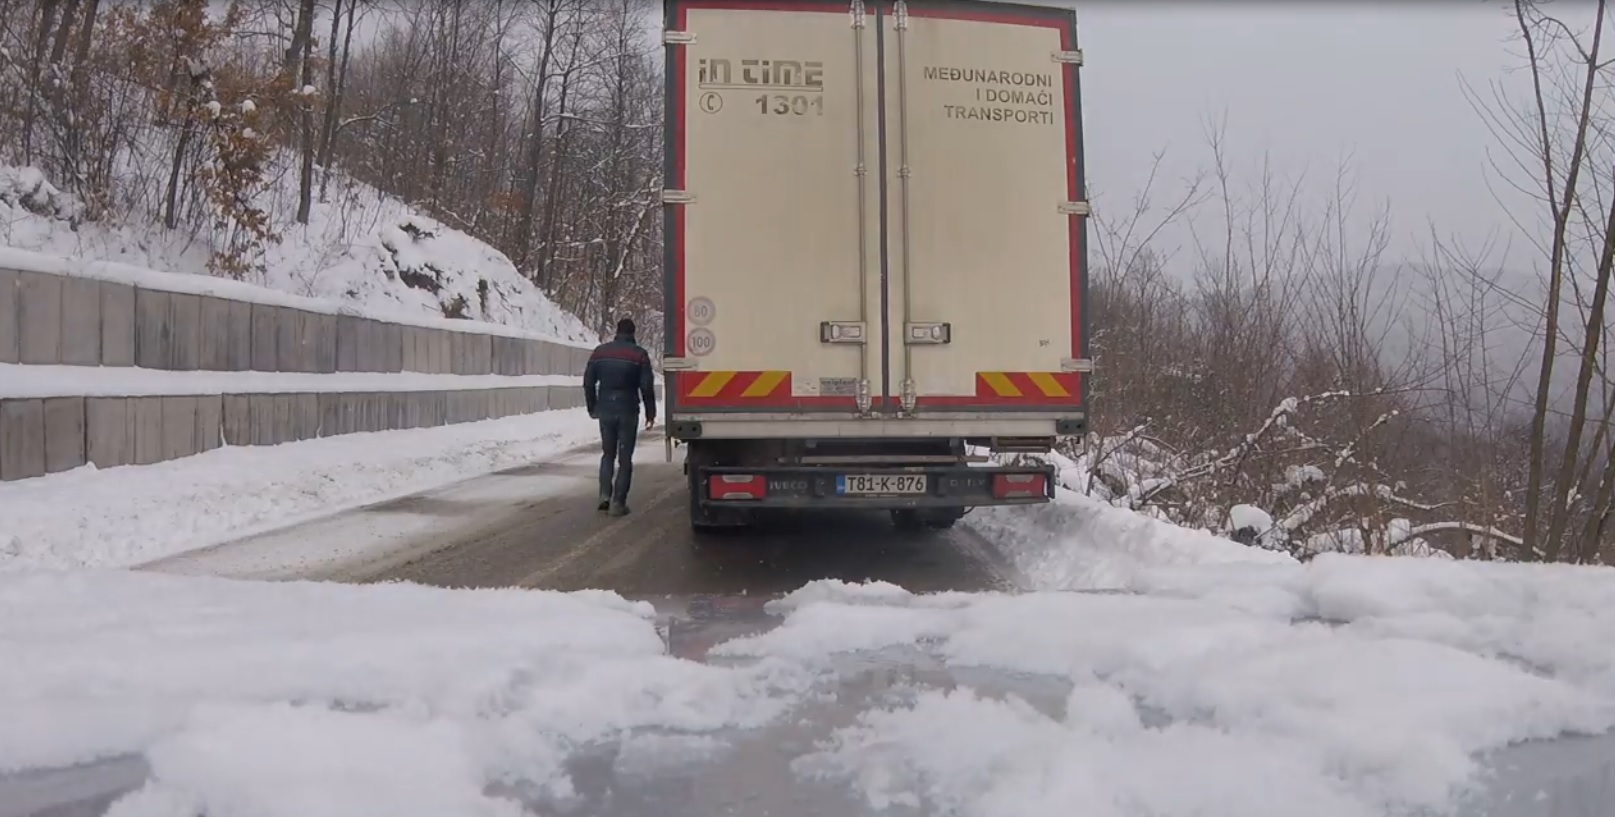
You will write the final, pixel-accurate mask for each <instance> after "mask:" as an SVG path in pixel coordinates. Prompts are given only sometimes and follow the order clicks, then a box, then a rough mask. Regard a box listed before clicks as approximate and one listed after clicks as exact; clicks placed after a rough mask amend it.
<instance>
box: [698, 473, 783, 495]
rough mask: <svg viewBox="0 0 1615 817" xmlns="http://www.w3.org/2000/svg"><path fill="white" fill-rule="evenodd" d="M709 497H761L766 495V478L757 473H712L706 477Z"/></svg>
mask: <svg viewBox="0 0 1615 817" xmlns="http://www.w3.org/2000/svg"><path fill="white" fill-rule="evenodd" d="M707 496H708V497H709V498H711V499H763V498H765V497H767V496H768V480H767V479H764V478H763V477H762V476H760V475H758V474H713V475H712V476H710V477H707Z"/></svg>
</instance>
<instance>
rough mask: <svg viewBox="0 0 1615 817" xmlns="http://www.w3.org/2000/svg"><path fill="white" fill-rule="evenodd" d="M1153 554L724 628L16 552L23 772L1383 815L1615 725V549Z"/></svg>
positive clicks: (352, 809)
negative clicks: (108, 763)
mask: <svg viewBox="0 0 1615 817" xmlns="http://www.w3.org/2000/svg"><path fill="white" fill-rule="evenodd" d="M1139 578H1140V579H1141V580H1145V581H1148V582H1150V583H1151V584H1152V585H1153V587H1154V590H1153V595H1135V594H1127V593H1074V592H1037V593H1025V594H940V595H927V596H915V595H911V594H909V593H907V592H906V591H903V590H901V589H900V588H897V587H895V586H892V585H884V584H874V585H846V584H841V583H839V582H821V583H815V584H812V585H809V586H807V587H805V588H803V589H802V590H800V591H798V592H797V593H794V594H792V595H790V596H788V597H786V598H784V599H781V600H778V601H775V602H772V603H771V605H770V607H771V609H772V610H773V611H774V612H776V613H778V614H781V615H782V617H783V621H782V623H780V624H779V626H777V627H775V628H773V629H771V630H767V631H766V632H761V633H759V634H756V635H749V636H742V637H740V638H735V639H730V640H727V641H726V642H724V643H722V644H719V645H718V646H716V647H714V648H712V649H711V650H710V651H709V652H708V653H707V656H706V663H701V662H697V661H692V660H686V659H682V658H679V657H676V656H672V655H668V654H667V653H668V648H667V644H666V640H665V638H664V634H663V633H662V632H659V630H658V626H657V622H656V613H655V611H654V609H653V608H652V607H651V606H650V605H648V604H645V603H642V602H633V603H630V602H625V601H623V600H621V599H620V598H618V597H616V596H615V594H612V593H609V592H604V591H588V592H583V593H577V594H559V593H550V592H532V591H525V592H524V591H514V590H502V591H496V590H486V591H452V590H438V589H431V588H424V587H419V586H411V585H372V586H362V587H353V586H341V585H334V584H319V583H256V582H237V581H229V580H223V579H206V578H187V577H172V576H160V575H154V574H138V573H126V572H72V573H67V572H31V571H21V572H13V573H10V574H8V575H6V576H5V577H4V578H3V580H0V610H4V611H5V614H4V616H0V645H3V650H4V652H5V654H6V656H7V660H6V661H5V662H3V663H0V723H5V724H7V729H6V730H4V732H0V770H4V771H6V772H10V773H12V776H11V777H10V778H8V779H6V781H5V782H0V802H9V803H14V804H17V803H23V802H26V801H24V800H23V799H22V798H23V796H24V795H29V796H32V797H34V798H36V799H35V802H34V803H33V805H34V806H35V807H39V806H42V805H44V803H42V802H39V799H40V798H42V795H40V794H39V792H38V789H39V787H38V786H37V785H36V786H35V787H34V788H33V789H29V788H28V783H29V781H30V780H33V781H35V782H36V783H37V781H38V780H39V779H40V778H38V777H37V775H36V776H29V775H16V773H17V772H18V771H20V770H23V769H40V768H60V767H63V766H71V765H74V764H84V763H89V762H94V761H98V760H101V761H105V760H109V759H119V758H130V757H141V758H144V764H145V765H144V766H141V767H140V768H141V771H142V772H144V775H143V779H141V780H140V782H139V786H138V788H135V789H134V790H132V791H130V792H128V793H126V794H124V795H123V796H122V797H121V799H119V800H118V801H117V802H116V803H115V804H114V805H113V807H112V808H111V809H110V810H109V811H107V812H106V813H107V814H108V815H111V817H156V816H157V815H174V817H178V816H179V815H186V816H187V817H188V816H189V815H195V814H203V813H205V814H208V815H214V816H215V817H224V815H287V817H291V815H299V817H309V816H310V815H315V816H318V815H331V817H336V816H337V815H344V817H347V816H349V815H359V814H376V815H381V814H387V815H402V814H418V815H443V814H454V815H516V814H522V813H525V812H523V811H522V809H523V808H524V807H528V808H533V809H537V810H536V811H534V812H532V813H539V814H554V813H590V814H629V813H635V814H643V815H650V814H657V815H683V814H690V815H695V814H712V813H718V812H717V811H714V810H713V809H715V808H717V807H719V806H727V807H728V809H729V813H743V814H753V813H757V814H761V813H764V811H763V810H762V809H761V808H759V806H763V805H767V806H770V807H772V808H773V810H772V811H770V812H768V813H772V814H775V815H781V814H809V813H824V812H820V811H817V809H820V808H827V807H830V806H835V809H832V811H836V810H839V809H842V808H845V807H850V806H849V804H851V805H855V806H856V808H855V809H854V810H853V811H851V812H850V813H864V812H867V813H877V812H879V811H880V810H881V809H882V808H887V807H890V808H892V809H895V812H891V811H888V812H886V813H898V814H940V813H958V814H970V815H983V816H984V817H985V816H986V815H1004V817H1009V816H1010V815H1014V816H1015V817H1026V816H1027V815H1050V817H1054V816H1055V815H1062V816H1063V815H1070V814H1098V815H1230V816H1231V815H1242V816H1243V817H1249V816H1250V815H1274V817H1279V815H1294V814H1301V813H1305V814H1308V815H1315V816H1317V817H1336V816H1337V815H1338V816H1339V817H1347V816H1350V817H1357V816H1359V815H1360V816H1361V817H1370V815H1383V814H1391V813H1424V812H1417V811H1415V812H1407V811H1404V810H1405V809H1420V808H1424V809H1431V810H1432V811H1430V812H1428V813H1439V812H1440V810H1441V809H1443V808H1444V807H1448V806H1453V805H1455V804H1461V803H1463V802H1464V801H1465V798H1466V797H1475V796H1482V795H1484V796H1485V797H1486V802H1487V804H1488V808H1490V807H1493V806H1495V805H1496V799H1497V798H1496V793H1495V792H1488V791H1487V789H1486V788H1485V781H1484V780H1483V779H1481V778H1479V777H1476V776H1475V775H1476V774H1477V772H1479V771H1480V770H1481V769H1483V768H1484V766H1483V764H1482V762H1481V761H1480V760H1479V759H1478V758H1477V755H1478V754H1479V753H1483V752H1487V751H1489V750H1497V749H1502V748H1503V747H1505V746H1507V745H1508V744H1510V743H1511V742H1515V741H1523V740H1530V739H1545V738H1553V737H1555V736H1559V735H1564V734H1594V733H1599V732H1603V731H1606V730H1609V729H1611V728H1612V727H1615V655H1612V654H1611V652H1610V651H1609V650H1607V649H1601V648H1600V646H1599V645H1602V644H1607V634H1608V633H1610V632H1615V613H1612V612H1611V611H1612V605H1611V604H1610V599H1611V598H1612V597H1615V580H1612V579H1611V577H1610V576H1607V575H1601V574H1598V573H1592V572H1588V571H1576V570H1574V569H1557V568H1552V567H1547V568H1543V567H1531V568H1525V567H1519V568H1509V567H1500V566H1484V565H1469V564H1462V563H1456V564H1455V563H1448V562H1434V561H1417V562H1415V561H1412V560H1407V561H1398V562H1392V561H1388V560H1379V561H1370V560H1361V559H1350V558H1344V557H1324V558H1320V559H1318V560H1317V561H1315V562H1313V563H1311V564H1309V565H1307V566H1304V567H1303V566H1279V567H1246V568H1243V569H1234V568H1217V569H1211V568H1190V569H1177V570H1164V571H1146V572H1143V573H1140V574H1139ZM1587 746H1588V749H1587V750H1586V752H1583V753H1582V756H1583V763H1584V765H1586V763H1587V762H1589V758H1590V759H1591V760H1592V761H1596V759H1597V757H1599V755H1597V754H1596V753H1597V752H1602V755H1601V757H1602V766H1600V765H1599V764H1598V763H1597V762H1592V767H1591V769H1582V770H1580V773H1579V774H1572V775H1571V776H1572V777H1574V778H1575V781H1577V782H1575V783H1574V784H1573V785H1572V784H1566V785H1564V786H1558V787H1556V786H1554V785H1551V781H1550V782H1549V783H1547V784H1545V783H1543V782H1542V781H1537V780H1533V781H1532V786H1533V790H1532V791H1526V792H1521V791H1511V792H1508V793H1509V794H1510V795H1512V796H1513V798H1514V800H1515V802H1516V804H1517V805H1518V806H1520V807H1525V808H1526V810H1524V811H1518V810H1516V811H1510V812H1506V813H1516V814H1527V813H1530V814H1550V813H1552V814H1563V813H1575V812H1566V811H1563V810H1561V811H1549V810H1546V809H1547V807H1548V806H1550V805H1553V804H1554V803H1555V800H1554V798H1559V800H1558V801H1557V803H1558V807H1559V808H1561V809H1562V808H1564V807H1565V806H1567V805H1570V804H1572V801H1570V800H1567V799H1564V798H1569V797H1580V796H1582V794H1581V793H1580V792H1579V790H1578V789H1577V788H1576V786H1583V787H1584V786H1586V785H1587V784H1588V782H1589V781H1590V780H1596V779H1599V778H1598V777H1597V776H1598V775H1603V777H1602V779H1603V780H1605V781H1612V782H1615V747H1612V746H1610V744H1609V741H1608V740H1607V739H1606V740H1605V741H1604V743H1603V744H1601V745H1600V744H1598V743H1596V742H1593V743H1589V744H1587ZM1588 752H1592V753H1594V754H1593V755H1591V756H1589V755H1587V753H1588ZM737 764H741V765H737ZM737 768H751V769H753V770H754V771H753V772H752V773H750V774H739V773H737V772H736V771H735V769H737ZM1532 771H1535V772H1541V771H1542V769H1540V768H1538V769H1534V770H1532ZM1570 771H1571V772H1574V771H1575V770H1570ZM602 781H614V782H611V786H612V788H611V792H612V793H611V794H607V793H606V791H604V790H597V789H596V788H593V787H596V786H599V785H603V784H602ZM681 781H682V782H681ZM703 781H705V782H703ZM1507 782H1508V781H1507V780H1506V779H1505V780H1503V781H1502V783H1503V784H1505V785H1506V784H1507ZM1538 786H1540V787H1541V788H1540V790H1541V794H1540V795H1539V793H1538V791H1537V790H1535V788H1536V787H1538ZM8 787H9V789H8ZM30 792H31V794H30ZM658 793H659V794H658ZM647 797H650V798H653V799H654V802H647V801H646V800H645V798H647ZM613 798H615V800H613ZM636 798H637V799H636ZM635 802H637V803H638V804H639V805H638V806H637V807H635V806H632V804H633V803H635ZM1604 802H1606V803H1607V802H1609V801H1604ZM793 804H794V805H793ZM836 804H840V805H836ZM1579 805H1581V806H1582V807H1590V806H1592V805H1596V803H1594V802H1588V803H1580V804H1579ZM1599 807H1602V806H1599ZM16 808H18V806H14V807H13V810H12V811H10V812H6V811H3V810H0V813H7V814H10V813H27V812H23V811H16V810H15V809H16ZM577 808H581V809H582V810H581V811H574V810H575V809H577ZM633 808H642V809H643V810H639V811H634V810H633ZM781 809H783V810H781ZM1532 809H1541V810H1532ZM839 813H849V812H847V811H839ZM1457 813H1466V814H1481V813H1498V812H1493V811H1485V810H1480V809H1478V807H1476V808H1470V809H1466V810H1463V811H1460V812H1457ZM1588 813H1602V812H1588Z"/></svg>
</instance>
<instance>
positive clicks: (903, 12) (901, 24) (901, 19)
mask: <svg viewBox="0 0 1615 817" xmlns="http://www.w3.org/2000/svg"><path fill="white" fill-rule="evenodd" d="M892 28H895V29H897V30H898V31H903V30H905V29H907V28H908V2H907V0H897V2H896V3H895V4H894V5H893V6H892Z"/></svg>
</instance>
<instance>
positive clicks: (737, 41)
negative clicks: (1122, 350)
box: [662, 0, 1093, 530]
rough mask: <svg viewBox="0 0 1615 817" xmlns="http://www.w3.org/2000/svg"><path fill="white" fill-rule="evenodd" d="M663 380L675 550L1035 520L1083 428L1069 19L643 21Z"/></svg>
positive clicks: (773, 0) (973, 5)
mask: <svg viewBox="0 0 1615 817" xmlns="http://www.w3.org/2000/svg"><path fill="white" fill-rule="evenodd" d="M663 11H664V29H663V42H664V44H665V46H666V60H667V62H666V82H667V101H666V106H667V109H666V119H665V145H664V147H665V168H664V171H665V174H664V179H665V183H664V190H663V191H662V203H663V206H664V233H663V236H664V245H665V256H664V259H663V263H664V306H665V312H664V317H665V326H666V328H667V331H666V333H665V337H666V341H665V347H664V349H663V363H662V369H663V373H664V375H665V383H666V391H665V395H666V396H665V402H666V406H667V408H666V412H665V415H664V416H665V417H666V419H667V433H668V435H669V436H668V447H669V457H670V458H671V456H672V447H673V444H674V441H675V440H676V441H677V442H678V443H680V444H681V445H682V446H683V447H684V449H685V463H684V468H685V473H686V474H687V476H688V480H689V502H690V522H691V524H692V525H693V526H694V527H695V528H696V529H697V530H705V529H710V528H715V527H723V526H733V525H744V524H747V523H748V522H749V521H750V520H751V519H752V518H753V517H754V515H755V514H756V512H757V511H758V510H760V509H768V508H819V507H844V508H865V509H878V510H885V511H890V512H891V515H892V519H893V521H894V523H895V524H897V525H898V526H899V527H900V528H909V529H922V528H926V527H931V528H946V527H949V526H951V525H953V524H954V523H955V522H956V521H957V520H958V519H959V518H961V517H962V516H963V515H964V514H965V512H966V511H968V510H969V509H970V508H973V507H979V506H987V505H1020V504H1036V503H1044V502H1048V501H1050V500H1051V499H1052V498H1053V495H1054V482H1055V479H1054V478H1055V474H1054V471H1053V468H1052V466H1049V465H1047V464H1046V463H1044V462H1042V461H1039V460H1036V459H1035V458H1034V459H1031V460H1030V461H1031V463H1032V464H1014V463H1015V462H1017V461H1018V462H1021V463H1025V462H1027V460H1025V459H1021V458H1013V457H1010V458H1005V457H999V458H993V457H989V456H984V455H983V453H982V452H993V453H1002V452H1047V451H1049V450H1051V449H1052V448H1053V446H1054V444H1055V441H1056V439H1057V438H1058V437H1060V436H1066V435H1080V434H1083V433H1085V430H1086V427H1087V421H1088V405H1087V399H1086V398H1087V394H1088V375H1089V373H1090V372H1091V371H1092V368H1093V367H1092V361H1091V359H1090V356H1089V354H1088V335H1087V330H1088V325H1087V321H1086V320H1085V317H1086V316H1085V311H1086V307H1087V297H1086V295H1087V262H1086V251H1087V250H1086V248H1087V235H1086V227H1087V221H1086V218H1087V216H1088V215H1089V212H1090V208H1089V204H1088V201H1087V198H1086V190H1085V183H1084V167H1083V159H1082V117H1081V94H1080V83H1079V81H1078V74H1079V70H1080V66H1081V65H1082V52H1081V51H1080V50H1079V49H1078V47H1077V31H1076V16H1075V12H1074V11H1073V10H1071V9H1069V8H1051V7H1045V6H1034V5H1020V4H1011V3H999V2H983V1H982V0H664V9H663Z"/></svg>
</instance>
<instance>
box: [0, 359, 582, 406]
mask: <svg viewBox="0 0 1615 817" xmlns="http://www.w3.org/2000/svg"><path fill="white" fill-rule="evenodd" d="M582 385H583V378H581V377H575V376H573V375H564V374H536V375H497V374H423V373H420V372H392V373H388V372H338V373H334V374H308V373H303V372H211V371H190V372H179V371H169V370H166V369H140V368H135V367H123V366H33V365H28V366H24V365H19V364H15V363H0V397H4V398H33V397H139V396H146V395H184V394H293V393H302V394H307V393H310V392H314V393H326V392H396V391H455V390H460V389H508V388H524V387H532V386H582Z"/></svg>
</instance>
